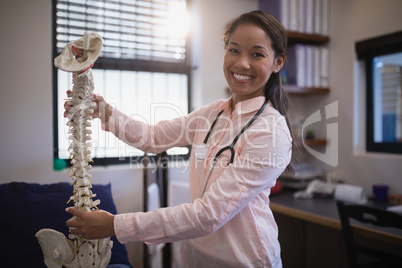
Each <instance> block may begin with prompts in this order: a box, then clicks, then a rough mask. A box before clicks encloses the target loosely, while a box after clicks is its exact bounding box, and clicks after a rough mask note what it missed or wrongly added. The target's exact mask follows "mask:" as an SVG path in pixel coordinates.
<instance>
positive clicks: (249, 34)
mask: <svg viewBox="0 0 402 268" xmlns="http://www.w3.org/2000/svg"><path fill="white" fill-rule="evenodd" d="M284 59H285V56H284V55H281V56H279V57H278V58H277V59H275V51H274V49H273V48H272V41H271V39H270V37H269V36H268V35H267V34H266V33H265V31H264V30H263V29H262V28H260V27H259V26H257V25H256V24H253V23H244V24H240V25H238V26H237V28H236V29H235V30H234V32H233V33H232V36H231V37H230V39H229V43H228V46H227V48H226V52H225V57H224V61H223V71H224V74H225V78H226V81H227V83H228V85H229V88H230V90H231V91H232V93H233V100H234V104H237V103H238V102H240V101H243V100H247V99H250V98H254V97H257V96H264V86H265V84H266V83H267V81H268V79H269V77H270V76H271V73H272V72H275V73H276V72H279V70H280V69H281V68H282V66H283V63H284Z"/></svg>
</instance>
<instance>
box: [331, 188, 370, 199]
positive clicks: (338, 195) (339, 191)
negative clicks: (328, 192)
mask: <svg viewBox="0 0 402 268" xmlns="http://www.w3.org/2000/svg"><path fill="white" fill-rule="evenodd" d="M334 196H335V199H336V200H339V201H344V202H351V203H357V204H365V203H367V197H366V195H365V194H364V191H363V187H361V186H356V185H350V184H338V185H337V186H336V188H335V195H334Z"/></svg>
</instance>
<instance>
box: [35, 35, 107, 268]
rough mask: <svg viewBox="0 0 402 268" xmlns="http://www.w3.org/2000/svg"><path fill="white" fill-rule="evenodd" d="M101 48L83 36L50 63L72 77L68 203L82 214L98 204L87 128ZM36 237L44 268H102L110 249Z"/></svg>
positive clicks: (56, 236)
mask: <svg viewBox="0 0 402 268" xmlns="http://www.w3.org/2000/svg"><path fill="white" fill-rule="evenodd" d="M102 44H103V40H102V38H101V37H100V36H99V35H98V34H96V33H88V32H85V34H84V36H83V37H82V38H80V39H78V40H75V41H72V42H70V43H68V44H67V45H66V46H65V48H64V50H63V52H62V53H61V54H60V55H59V56H58V57H56V58H55V60H54V64H55V66H56V67H57V68H59V69H61V70H64V71H67V72H71V73H72V75H73V89H72V93H71V94H69V96H68V97H69V98H70V99H69V100H68V101H67V104H68V105H69V106H70V109H69V113H68V119H69V121H68V123H67V126H68V127H69V134H70V136H69V139H70V141H71V144H70V152H71V157H70V158H71V168H70V170H69V173H70V174H71V176H70V177H71V178H72V179H73V183H72V185H73V194H72V196H71V197H70V200H69V201H73V202H74V207H75V208H78V209H80V210H83V211H91V210H93V209H97V205H99V204H100V200H93V198H95V197H96V194H94V193H93V192H92V191H91V188H92V185H91V178H92V175H91V174H90V170H91V165H90V162H92V157H91V146H92V144H91V142H90V141H91V130H90V127H91V121H92V114H93V112H94V107H95V105H96V103H95V102H94V99H93V91H94V82H93V74H92V70H91V67H92V66H93V64H94V62H95V61H96V59H97V58H98V57H99V54H100V52H101V49H102ZM71 220H75V218H74V217H73V218H72V219H71ZM36 237H37V239H38V241H39V244H40V245H41V248H42V251H43V255H44V262H45V264H46V266H47V267H48V268H54V267H57V268H58V267H60V268H61V267H67V268H75V267H77V268H78V267H82V268H83V267H97V268H103V267H106V266H107V265H108V264H109V261H110V257H111V248H112V246H113V242H112V241H110V238H106V239H100V240H86V239H84V238H82V237H80V236H77V235H72V234H70V235H69V237H68V238H69V239H67V238H66V237H65V236H64V234H63V233H61V232H58V231H55V230H52V229H42V230H40V231H39V232H37V233H36Z"/></svg>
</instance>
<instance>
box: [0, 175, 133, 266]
mask: <svg viewBox="0 0 402 268" xmlns="http://www.w3.org/2000/svg"><path fill="white" fill-rule="evenodd" d="M72 189H73V188H72V186H71V185H70V184H69V183H54V184H36V183H24V182H11V183H5V184H0V211H1V213H0V223H1V228H0V241H1V243H0V252H1V256H2V257H1V260H0V263H1V265H0V266H1V267H44V268H46V266H45V264H44V262H43V253H42V250H41V247H40V245H39V243H38V241H37V239H36V237H35V234H36V232H37V231H39V230H41V229H43V228H50V229H54V230H56V231H59V232H62V233H64V235H66V237H67V236H68V228H67V227H66V225H65V222H66V221H67V220H68V219H69V218H71V215H70V214H68V213H67V212H65V208H66V207H67V206H70V205H68V204H67V201H68V200H69V198H70V196H71V195H72ZM92 191H93V192H94V193H95V194H96V195H97V196H96V198H95V199H100V200H101V204H100V205H99V206H98V207H99V208H100V209H104V210H106V211H109V212H111V213H113V214H115V213H116V206H115V204H114V202H113V197H112V193H111V186H110V184H107V185H96V184H95V185H93V188H92ZM112 240H113V248H112V256H111V260H110V265H109V266H108V267H110V268H111V267H131V266H130V263H129V261H128V256H127V250H126V248H125V246H124V245H122V244H120V243H119V242H118V241H117V240H116V238H115V237H112Z"/></svg>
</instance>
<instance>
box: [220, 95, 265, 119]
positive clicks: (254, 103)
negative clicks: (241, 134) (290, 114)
mask: <svg viewBox="0 0 402 268" xmlns="http://www.w3.org/2000/svg"><path fill="white" fill-rule="evenodd" d="M264 101H265V96H259V97H255V98H251V99H248V100H244V101H241V102H239V103H237V104H236V106H235V110H234V111H233V112H232V114H234V115H237V116H239V115H241V114H246V113H250V112H254V111H257V110H258V109H260V107H261V106H262V104H263V103H264ZM268 104H269V103H268ZM231 106H232V97H230V98H229V99H228V100H227V101H225V103H224V104H223V105H222V108H221V110H226V109H228V108H229V110H231V109H230V108H231Z"/></svg>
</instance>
